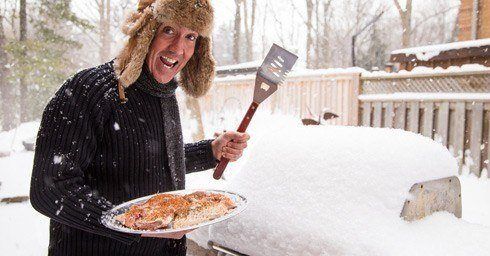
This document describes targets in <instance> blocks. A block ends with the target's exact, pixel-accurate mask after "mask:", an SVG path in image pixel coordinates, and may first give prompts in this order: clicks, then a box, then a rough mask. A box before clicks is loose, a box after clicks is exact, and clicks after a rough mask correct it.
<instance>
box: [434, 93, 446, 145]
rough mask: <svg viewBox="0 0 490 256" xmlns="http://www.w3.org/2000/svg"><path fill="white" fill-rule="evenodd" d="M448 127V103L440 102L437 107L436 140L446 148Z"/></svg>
mask: <svg viewBox="0 0 490 256" xmlns="http://www.w3.org/2000/svg"><path fill="white" fill-rule="evenodd" d="M448 127H449V102H442V103H441V104H440V105H439V111H438V118H437V132H436V133H437V136H435V139H436V140H440V142H441V143H442V145H444V146H447V140H448Z"/></svg>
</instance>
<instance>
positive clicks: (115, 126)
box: [114, 123, 121, 131]
mask: <svg viewBox="0 0 490 256" xmlns="http://www.w3.org/2000/svg"><path fill="white" fill-rule="evenodd" d="M114 130H116V131H119V130H121V127H119V124H118V123H114Z"/></svg>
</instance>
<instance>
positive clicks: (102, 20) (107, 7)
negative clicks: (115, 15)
mask: <svg viewBox="0 0 490 256" xmlns="http://www.w3.org/2000/svg"><path fill="white" fill-rule="evenodd" d="M95 1H96V4H97V7H98V12H99V38H100V47H99V58H100V62H101V63H104V62H106V61H107V60H109V58H110V57H111V56H110V54H111V38H112V35H111V0H95Z"/></svg>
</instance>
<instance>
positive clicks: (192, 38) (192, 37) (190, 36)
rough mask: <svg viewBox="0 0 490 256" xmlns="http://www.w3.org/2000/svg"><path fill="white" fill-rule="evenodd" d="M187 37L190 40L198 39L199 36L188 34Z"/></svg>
mask: <svg viewBox="0 0 490 256" xmlns="http://www.w3.org/2000/svg"><path fill="white" fill-rule="evenodd" d="M187 39H189V40H190V41H196V39H197V36H195V35H188V36H187Z"/></svg>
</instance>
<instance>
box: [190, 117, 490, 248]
mask: <svg viewBox="0 0 490 256" xmlns="http://www.w3.org/2000/svg"><path fill="white" fill-rule="evenodd" d="M248 159H249V160H248V162H247V163H245V164H244V166H243V168H242V169H241V170H240V171H239V172H238V174H237V175H236V176H235V177H234V178H233V179H232V180H230V181H228V182H227V185H228V186H227V188H226V189H228V190H231V191H236V192H239V193H242V194H243V195H245V196H246V197H247V199H248V200H249V206H248V208H247V209H246V210H245V211H244V212H243V213H241V214H240V215H238V216H237V217H235V218H233V219H230V220H229V221H227V222H222V223H218V224H216V225H213V226H211V227H210V228H209V231H210V232H209V233H208V234H207V237H204V240H206V241H209V240H211V241H214V242H217V243H219V244H221V245H223V246H225V247H227V248H230V249H233V250H237V251H239V252H241V253H245V254H249V255H286V254H287V255H425V254H434V255H485V254H486V253H488V251H489V250H490V244H488V243H487V242H486V240H485V239H486V238H487V237H488V236H489V235H490V228H489V227H485V226H479V225H472V224H469V223H466V222H465V221H463V220H459V219H457V218H456V217H454V216H453V215H450V214H448V213H437V214H435V215H433V216H430V217H428V218H426V219H424V220H421V221H417V222H413V223H407V222H405V221H403V220H401V219H400V218H399V214H400V211H401V209H402V207H403V203H404V200H405V199H406V198H407V197H408V190H409V189H410V187H411V185H413V184H414V183H416V182H420V181H426V180H432V179H437V178H441V177H447V176H451V175H456V174H457V163H456V160H455V159H454V158H453V157H452V156H451V154H450V153H449V152H448V150H447V149H446V148H444V147H443V146H442V145H441V144H438V143H436V142H434V141H433V140H431V139H429V138H426V137H423V136H421V135H417V134H413V133H409V132H405V131H401V130H392V129H375V128H359V127H339V126H322V127H289V128H286V129H284V128H282V129H277V130H273V131H271V132H270V133H269V134H267V135H265V136H262V140H261V141H260V142H258V143H257V144H256V145H255V146H254V147H253V150H252V153H251V154H250V157H249V158H248ZM205 236H206V235H205ZM470 237H471V239H464V238H470ZM194 238H195V237H194Z"/></svg>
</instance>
